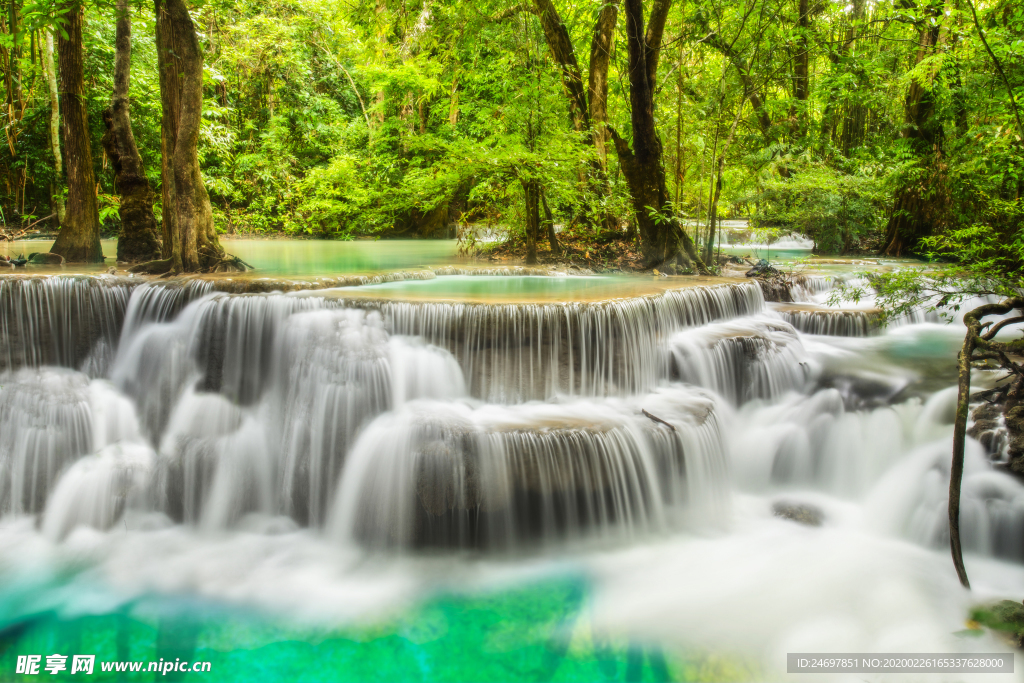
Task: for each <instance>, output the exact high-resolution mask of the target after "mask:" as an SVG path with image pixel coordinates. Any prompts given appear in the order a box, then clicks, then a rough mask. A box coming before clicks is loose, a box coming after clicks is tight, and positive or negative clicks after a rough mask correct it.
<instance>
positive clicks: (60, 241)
mask: <svg viewBox="0 0 1024 683" xmlns="http://www.w3.org/2000/svg"><path fill="white" fill-rule="evenodd" d="M67 7H68V8H69V11H68V12H67V14H65V15H64V16H65V18H66V20H67V23H66V24H65V25H64V27H63V30H62V31H61V33H60V38H59V40H58V42H57V52H58V55H59V61H60V86H61V94H62V99H63V100H64V131H63V132H64V151H65V154H66V155H67V178H68V203H67V209H66V212H65V215H64V224H63V225H62V226H61V229H60V233H59V234H58V235H57V241H56V242H54V244H53V248H52V249H50V251H51V252H53V253H54V254H60V255H61V256H63V257H64V258H65V260H67V261H69V262H80V263H81V262H85V263H97V262H102V261H103V249H102V247H101V246H100V214H99V207H98V205H97V203H96V176H95V174H94V173H93V168H92V146H91V145H90V144H89V120H88V108H87V105H86V99H85V87H84V74H83V69H82V59H83V55H82V53H83V50H82V22H83V19H84V17H85V12H84V10H83V8H82V6H81V5H80V4H71V5H68V6H67Z"/></svg>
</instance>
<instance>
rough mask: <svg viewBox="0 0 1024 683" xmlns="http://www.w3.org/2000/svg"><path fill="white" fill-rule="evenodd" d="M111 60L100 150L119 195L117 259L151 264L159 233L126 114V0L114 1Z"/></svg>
mask: <svg viewBox="0 0 1024 683" xmlns="http://www.w3.org/2000/svg"><path fill="white" fill-rule="evenodd" d="M115 45H116V51H115V57H114V94H113V96H112V97H111V100H110V107H109V108H108V109H107V110H106V111H105V112H103V122H104V124H106V127H107V132H106V134H105V135H104V136H103V149H104V150H105V151H106V153H107V156H108V157H109V158H110V161H111V164H112V165H113V167H114V187H115V189H116V190H117V192H118V193H120V195H121V203H120V206H119V207H118V215H119V216H120V218H121V234H120V236H119V238H118V240H117V260H118V261H124V262H129V263H131V262H138V261H152V260H153V259H157V258H159V257H160V234H159V229H158V227H157V224H156V217H155V216H154V215H153V189H152V188H151V187H150V185H149V179H148V178H146V172H145V170H144V169H143V167H142V157H141V156H140V155H139V150H138V148H137V147H136V146H135V135H134V134H133V133H132V121H131V116H130V113H129V102H128V88H129V83H130V79H131V59H132V19H131V15H130V14H129V8H128V0H117V34H116V39H115Z"/></svg>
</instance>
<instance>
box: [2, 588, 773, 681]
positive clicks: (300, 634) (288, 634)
mask: <svg viewBox="0 0 1024 683" xmlns="http://www.w3.org/2000/svg"><path fill="white" fill-rule="evenodd" d="M59 592H60V587H59V586H51V587H48V588H45V589H36V590H33V591H22V592H20V593H19V592H15V591H12V590H11V589H10V587H9V588H8V590H7V591H6V594H5V595H3V596H0V601H2V602H3V603H6V608H7V609H5V610H3V612H4V614H5V615H6V617H7V618H6V620H5V623H3V630H2V631H0V648H2V652H0V672H3V673H2V674H0V680H4V681H29V680H38V679H39V674H36V675H27V674H21V675H18V674H15V673H14V672H15V668H16V664H17V658H18V656H19V655H41V666H40V673H41V674H42V675H43V676H46V678H47V679H48V680H79V679H81V678H85V679H86V680H96V681H151V680H166V681H225V682H227V681H239V682H241V681H263V682H268V683H270V682H276V681H281V682H284V681H288V682H304V681H334V682H337V681H511V680H516V681H668V680H735V679H736V677H737V676H738V675H739V676H740V677H741V678H742V676H743V675H744V674H743V671H744V670H743V669H742V666H741V665H738V664H737V663H736V662H729V661H727V660H722V659H719V658H714V657H712V658H708V657H706V656H700V655H695V656H693V657H689V658H687V659H686V660H682V659H678V658H673V657H672V656H670V655H666V654H665V653H664V652H662V650H661V649H659V648H657V647H652V646H645V645H644V644H641V643H636V642H624V641H622V640H621V639H615V638H609V637H603V636H602V634H600V633H598V632H595V631H594V630H593V629H592V628H591V625H590V623H589V617H588V599H589V590H588V586H587V583H586V582H585V581H584V580H582V579H581V578H576V577H569V578H555V579H550V580H547V581H542V582H539V583H534V584H532V585H527V586H525V587H523V586H520V587H517V588H515V589H510V590H504V591H497V592H492V593H486V594H481V595H451V594H448V595H440V596H437V597H436V598H434V599H432V600H429V601H427V602H426V603H424V604H422V605H420V606H417V607H415V608H413V609H411V610H408V611H407V612H405V613H403V614H401V615H399V616H397V617H394V618H391V619H388V620H386V621H381V622H376V623H372V624H364V625H360V626H354V627H346V628H333V629H330V628H322V627H316V626H310V625H303V624H301V623H295V622H287V621H282V620H280V619H273V618H268V617H266V616H262V615H259V614H253V613H246V612H242V611H240V610H238V609H234V608H229V607H225V606H219V605H214V604H208V603H203V602H200V601H197V600H185V599H177V600H175V599H173V598H168V597H153V598H150V599H142V600H138V601H136V602H133V603H130V604H127V605H123V606H121V607H120V608H118V609H114V610H109V611H104V613H100V614H94V615H93V614H77V615H67V614H62V612H63V608H64V606H62V605H60V604H59V603H58V604H54V603H53V600H54V595H55V594H56V595H59ZM97 598H98V599H100V601H101V602H102V600H103V599H102V598H100V596H97ZM33 603H36V604H45V605H47V607H45V608H43V609H32V608H31V606H32V605H33ZM19 608H20V609H19ZM18 613H20V614H19V616H16V617H15V616H11V615H12V614H18ZM78 653H88V654H94V655H95V656H96V660H95V666H94V673H93V675H92V676H85V675H83V674H81V673H78V674H74V675H72V674H71V673H70V669H71V656H72V655H74V654H78ZM51 654H61V655H67V656H68V660H67V670H65V671H61V672H58V673H56V674H49V673H47V672H46V671H44V670H43V667H45V665H46V661H47V660H46V658H47V656H48V655H51ZM161 659H162V660H164V661H177V660H181V661H186V662H209V663H210V670H209V671H208V672H176V671H169V672H168V673H166V674H157V673H154V672H152V671H148V670H147V667H148V663H149V662H159V661H160V660H161ZM117 661H121V662H125V661H131V662H144V664H143V665H142V671H140V672H138V673H128V672H125V673H116V672H113V671H110V672H104V671H102V664H103V663H104V662H117ZM746 673H747V674H750V675H753V676H755V677H756V674H754V673H753V672H746Z"/></svg>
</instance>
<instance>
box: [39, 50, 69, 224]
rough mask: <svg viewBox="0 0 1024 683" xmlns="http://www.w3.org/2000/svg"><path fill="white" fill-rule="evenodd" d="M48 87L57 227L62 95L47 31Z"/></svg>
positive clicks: (61, 221)
mask: <svg viewBox="0 0 1024 683" xmlns="http://www.w3.org/2000/svg"><path fill="white" fill-rule="evenodd" d="M43 65H44V70H45V71H46V87H47V89H48V91H49V93H50V149H51V150H52V151H53V188H52V192H51V193H50V194H51V196H52V201H53V214H54V215H55V216H56V217H57V227H60V226H61V225H63V224H64V195H63V194H62V191H63V187H64V160H63V159H62V158H61V153H60V96H59V95H58V92H57V66H56V64H55V63H54V61H53V33H51V32H50V31H46V54H45V56H44V62H43Z"/></svg>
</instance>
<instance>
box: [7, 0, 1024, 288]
mask: <svg viewBox="0 0 1024 683" xmlns="http://www.w3.org/2000/svg"><path fill="white" fill-rule="evenodd" d="M3 4H4V12H3V15H2V19H0V29H2V35H0V70H2V80H0V88H2V89H3V96H4V107H3V112H2V121H3V129H4V133H5V140H4V143H5V144H3V145H2V148H0V177H2V179H3V182H2V183H0V208H2V212H3V216H2V220H3V225H4V227H5V229H6V230H8V231H13V230H15V229H17V228H26V227H29V226H34V227H35V228H38V227H40V226H49V227H50V229H51V230H53V231H56V229H57V228H59V227H62V225H63V222H66V221H71V222H74V220H77V219H75V218H74V217H73V215H72V214H74V215H78V214H76V213H75V212H76V211H78V212H79V213H81V215H84V216H87V217H88V216H89V215H91V214H90V213H89V212H93V213H94V214H95V215H96V219H97V221H98V224H99V225H100V229H101V230H102V232H103V234H104V235H107V236H116V235H118V234H119V232H120V231H121V230H122V227H123V226H122V223H123V222H124V221H126V220H127V221H141V223H138V225H142V224H143V223H145V225H142V227H141V228H138V230H143V231H144V232H139V233H138V234H139V235H142V237H141V238H139V239H140V240H141V241H139V244H141V246H140V247H138V248H139V249H140V250H141V251H139V252H138V254H136V255H134V256H133V255H131V254H128V253H126V255H125V257H124V260H132V261H145V260H147V259H148V258H155V259H163V261H161V263H164V264H165V265H166V266H167V267H170V265H167V264H171V262H172V261H173V259H174V258H175V257H174V256H173V254H172V253H171V250H170V249H169V247H166V246H165V247H164V251H163V252H162V253H158V252H160V249H161V246H160V243H161V241H162V242H163V243H164V244H165V245H166V244H167V243H168V240H169V239H171V237H170V236H171V235H173V234H178V233H176V232H174V231H175V230H179V231H180V233H181V234H182V235H191V237H190V238H189V239H191V242H188V240H185V241H183V242H182V244H183V245H184V246H183V247H182V251H181V252H180V254H179V256H178V257H177V258H178V262H179V263H184V265H183V266H181V267H182V268H184V269H185V270H189V269H195V267H203V268H214V267H217V266H218V265H220V264H222V263H223V262H224V255H223V250H221V249H220V248H219V246H218V245H217V235H219V234H225V233H228V234H255V235H266V234H277V233H283V234H287V235H296V236H313V237H327V238H336V239H350V238H353V237H359V236H378V237H451V236H454V233H455V230H457V229H459V228H460V226H488V227H498V228H503V229H507V230H508V231H509V235H510V239H511V240H513V241H515V240H519V241H525V243H526V247H527V249H528V250H530V254H531V255H535V254H536V251H537V249H538V248H540V249H542V250H543V249H545V242H547V241H548V240H549V236H550V249H551V253H552V254H556V253H557V250H558V246H557V239H556V238H555V236H554V225H556V224H558V225H561V226H564V227H563V234H583V235H588V236H590V237H591V238H593V239H602V238H609V235H610V236H612V237H611V238H614V239H622V240H627V241H628V240H634V241H635V240H639V242H640V245H641V247H642V250H643V254H644V263H645V264H646V265H647V266H648V267H650V266H652V265H658V264H661V263H664V262H666V261H671V260H672V259H675V258H677V256H676V255H677V254H679V256H678V258H679V261H678V262H679V263H680V264H681V265H686V266H687V267H697V268H698V269H700V268H703V267H704V264H703V262H702V259H703V261H704V262H707V263H708V264H709V265H710V263H711V259H710V258H709V257H710V251H709V249H710V245H711V243H712V236H713V231H714V229H715V225H716V221H718V220H721V219H722V218H728V217H740V218H749V219H751V220H752V221H753V222H754V223H755V224H756V225H761V226H765V227H771V228H773V229H777V230H779V231H782V232H785V231H791V230H792V231H798V232H802V233H805V234H807V235H808V236H810V237H811V238H812V239H813V240H814V241H815V244H816V248H817V249H818V250H819V251H820V252H825V253H853V252H858V251H865V250H869V251H875V252H880V253H884V254H888V255H894V256H895V255H908V254H918V255H927V254H929V253H935V252H936V250H938V251H940V252H942V253H941V254H939V255H940V256H941V257H942V258H944V259H947V260H954V261H956V260H957V259H962V260H968V261H974V262H978V261H981V262H986V263H997V265H998V269H999V270H1000V272H1003V273H1006V272H1019V270H1020V266H1021V263H1022V262H1024V233H1022V217H1024V209H1022V207H1021V199H1020V197H1021V190H1022V187H1024V175H1022V170H1024V144H1022V137H1024V129H1022V125H1021V113H1020V111H1019V108H1020V106H1021V104H1022V102H1021V100H1022V98H1024V5H1022V4H1021V3H1019V2H1014V1H1013V0H986V1H979V0H943V1H936V0H895V1H894V2H890V1H889V0H883V1H881V2H877V3H869V2H866V1H865V0H853V2H851V3H850V4H845V3H841V2H829V1H819V0H703V1H701V2H692V1H683V2H674V3H673V2H670V1H669V0H654V1H650V0H649V1H648V2H640V1H639V0H628V1H624V2H622V3H621V4H620V2H618V1H617V0H616V1H612V2H601V1H582V2H581V1H576V0H557V1H552V0H529V1H526V2H519V3H515V2H512V1H511V0H480V1H478V2H472V3H464V2H451V1H447V0H403V1H402V2H398V1H397V0H371V1H366V2H355V1H353V2H345V1H338V2H330V1H326V0H264V1H262V2H251V1H250V0H242V1H241V2H230V3H228V2H220V1H217V0H210V1H208V2H183V1H182V0H171V2H156V3H152V2H147V3H136V2H131V3H129V2H127V1H126V0H122V1H121V2H119V3H118V4H117V5H116V6H115V5H113V4H110V3H109V2H85V3H76V2H51V1H50V0H4V2H3ZM161 17H162V18H161ZM161 22H163V23H161ZM188 26H191V29H189V30H191V31H192V33H191V34H189V33H188V31H186V30H185V28H187V27H188ZM183 27H185V28H183ZM76 31H77V32H79V33H80V54H81V60H82V74H83V78H82V82H81V83H80V84H78V86H77V87H79V88H80V92H76V91H75V87H76V84H75V83H74V82H73V80H74V79H73V78H71V79H69V78H68V77H67V74H70V73H72V71H67V72H66V70H65V67H66V66H67V65H66V64H65V61H64V60H65V52H67V54H69V55H72V54H73V50H72V48H73V47H74V45H72V43H74V41H75V39H76ZM126 31H128V32H129V33H128V34H126V33H125V32H126ZM125 35H130V45H129V48H130V49H129V50H128V52H126V51H125V49H123V45H124V44H123V43H122V42H121V39H122V37H124V36H125ZM192 35H194V39H193V38H191V36H192ZM128 40H129V39H128V38H125V41H128ZM176 40H177V41H184V42H180V43H174V41H176ZM161 41H163V42H161ZM190 41H191V42H190ZM193 44H194V47H192V46H193ZM55 45H56V47H54V46H55ZM66 45H67V46H68V47H67V50H65V46H66ZM189 50H193V51H194V53H195V54H194V55H193V57H194V59H192V61H188V58H186V57H181V55H183V54H187V53H189ZM55 54H56V55H57V58H56V60H55V58H54V55H55ZM119 55H120V56H122V57H123V58H124V59H123V60H122V61H121V62H119V61H118V57H119ZM161 55H164V56H163V57H162V56H161ZM175 60H185V61H181V62H180V63H179V62H178V61H175ZM119 64H120V67H119V66H118V65H119ZM182 64H184V65H185V66H182ZM72 66H73V65H71V66H69V67H68V68H71V67H72ZM119 69H120V70H119ZM129 76H130V78H129ZM52 81H58V84H57V85H54V83H52ZM119 84H120V85H119ZM119 103H120V105H119ZM79 105H80V109H82V111H81V112H79V111H78V109H76V106H79ZM119 106H120V107H121V109H120V110H119V108H118V107H119ZM176 107H177V108H176ZM119 111H123V112H124V113H123V114H119ZM55 112H57V114H56V115H57V116H58V117H59V118H60V126H61V130H62V131H63V132H62V134H60V135H58V134H57V128H58V127H57V126H56V125H54V124H55V122H56V121H55V118H54V113H55ZM80 114H81V115H84V117H85V118H84V121H85V123H84V124H83V125H84V127H83V128H82V131H84V132H83V134H82V136H79V138H81V139H78V140H77V142H75V141H74V140H72V142H73V144H71V145H69V142H68V138H67V134H68V132H69V131H70V130H71V128H73V126H69V124H68V118H69V117H71V118H74V117H80ZM190 117H194V124H195V125H194V126H192V127H191V128H190V127H189V126H190V125H191V124H190V123H189V122H190V121H192V120H193V119H192V118H190ZM76 120H81V118H77V119H76ZM72 123H73V122H72ZM126 127H127V130H128V131H130V132H131V137H132V138H133V141H132V145H133V146H134V149H137V153H133V152H131V148H130V147H126V146H125V144H126V142H125V138H124V131H125V128H126ZM119 131H120V133H119ZM72 132H73V131H72ZM119 135H120V136H121V137H119ZM83 136H84V137H83ZM74 137H75V136H74V135H72V138H74ZM192 138H194V143H192ZM190 144H194V151H191V150H193V147H190V146H189V145H190ZM175 145H177V146H175ZM175 150H177V151H175ZM190 155H192V156H194V157H195V159H194V162H192V161H190ZM136 157H137V159H136ZM133 160H135V161H133ZM190 164H191V165H190ZM196 169H198V170H196ZM89 170H91V177H92V178H93V180H91V181H90V182H91V183H92V185H91V187H93V188H94V189H93V190H92V195H93V196H92V198H89V197H87V196H86V195H88V194H89V193H88V192H85V191H84V190H76V189H75V187H74V183H75V182H78V183H79V186H80V187H84V185H83V184H82V183H83V182H84V181H83V179H84V178H86V176H88V175H89V174H88V173H87V171H89ZM118 174H123V175H122V176H120V178H121V179H119V175H118ZM132 174H134V175H132ZM76 179H77V180H76ZM133 183H134V184H133ZM129 188H134V189H129ZM147 193H148V194H147ZM204 195H205V196H208V202H207V203H205V204H204V202H206V200H205V199H204ZM147 197H148V199H147ZM126 198H127V199H126ZM90 201H92V202H93V203H94V205H95V207H94V208H91V207H89V206H85V205H86V204H88V203H89V202H90ZM65 204H67V209H65V208H64V206H65ZM129 204H130V206H128V205H129ZM207 205H208V207H209V208H208V211H206V210H204V209H203V208H202V207H204V206H207ZM83 206H85V208H84V209H83V208H82V207H83ZM76 207H77V208H76ZM190 207H191V208H190ZM195 207H199V208H198V209H196V208H195ZM193 210H195V211H196V213H195V214H194V215H193V214H190V213H189V212H190V211H193ZM204 211H205V212H204ZM82 212H84V213H82ZM132 212H134V213H132ZM126 216H127V218H126ZM133 216H134V217H133ZM140 216H141V217H142V218H140ZM146 216H149V218H148V219H146V218H145V217H146ZM134 224H135V223H133V225H134ZM159 226H162V227H159ZM565 231H568V232H565ZM971 235H978V236H981V238H979V239H977V240H975V239H971V238H970V236H971ZM122 239H123V238H122ZM190 244H191V246H189V245H190ZM55 250H56V247H55ZM119 258H120V256H119ZM182 259H184V261H182ZM190 259H192V260H193V261H194V263H193V266H194V267H189V263H190ZM69 260H70V259H69Z"/></svg>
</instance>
